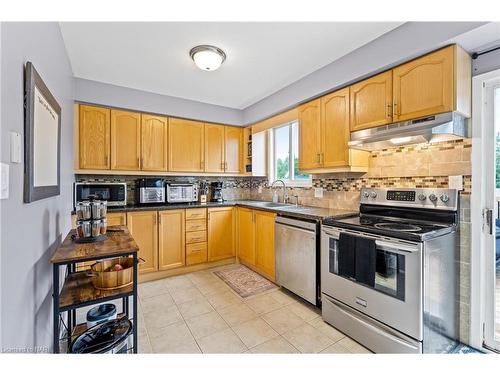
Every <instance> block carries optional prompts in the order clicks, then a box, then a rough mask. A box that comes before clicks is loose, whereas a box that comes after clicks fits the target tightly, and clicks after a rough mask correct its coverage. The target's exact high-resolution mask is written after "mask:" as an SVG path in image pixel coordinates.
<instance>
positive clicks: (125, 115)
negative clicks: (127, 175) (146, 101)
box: [111, 109, 141, 171]
mask: <svg viewBox="0 0 500 375" xmlns="http://www.w3.org/2000/svg"><path fill="white" fill-rule="evenodd" d="M140 159H141V114H140V113H136V112H128V111H119V110H115V109H112V110H111V169H119V170H128V171H134V170H139V169H140Z"/></svg>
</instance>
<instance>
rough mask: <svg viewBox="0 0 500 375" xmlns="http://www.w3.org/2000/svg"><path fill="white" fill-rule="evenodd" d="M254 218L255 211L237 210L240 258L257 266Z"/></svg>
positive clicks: (239, 208)
mask: <svg viewBox="0 0 500 375" xmlns="http://www.w3.org/2000/svg"><path fill="white" fill-rule="evenodd" d="M254 218H255V214H254V211H253V210H251V209H249V208H244V207H238V208H237V214H236V221H237V224H236V226H237V228H238V236H237V242H238V258H239V259H240V260H242V261H244V262H246V263H249V264H252V265H255V240H254V237H255V229H254V227H255V226H254Z"/></svg>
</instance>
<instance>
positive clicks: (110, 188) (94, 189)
mask: <svg viewBox="0 0 500 375" xmlns="http://www.w3.org/2000/svg"><path fill="white" fill-rule="evenodd" d="M91 195H92V196H95V197H97V199H102V200H105V201H106V202H107V205H108V206H109V207H122V206H126V205H127V184H126V183H125V182H75V184H74V191H73V207H74V208H75V210H76V203H77V202H81V201H85V200H88V199H89V196H91Z"/></svg>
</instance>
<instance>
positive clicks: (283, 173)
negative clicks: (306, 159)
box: [269, 121, 311, 186]
mask: <svg viewBox="0 0 500 375" xmlns="http://www.w3.org/2000/svg"><path fill="white" fill-rule="evenodd" d="M270 149H271V150H270V151H271V152H270V153H269V154H270V155H271V156H272V157H271V158H270V162H271V165H270V171H271V173H270V174H269V176H270V177H271V181H270V182H272V181H275V180H283V181H284V182H285V183H286V184H287V185H289V186H311V176H310V175H308V174H304V173H301V172H300V171H299V126H298V122H297V121H294V122H291V123H288V124H285V125H282V126H279V127H277V128H274V129H272V131H271V142H270Z"/></svg>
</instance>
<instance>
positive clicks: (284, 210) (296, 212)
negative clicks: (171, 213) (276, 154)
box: [108, 200, 358, 220]
mask: <svg viewBox="0 0 500 375" xmlns="http://www.w3.org/2000/svg"><path fill="white" fill-rule="evenodd" d="M269 203H271V202H264V201H252V200H234V201H225V202H222V203H216V202H207V203H178V204H168V205H148V206H143V205H129V206H125V207H108V212H110V213H111V212H128V211H149V210H159V211H162V210H175V209H189V208H202V207H209V208H210V207H231V206H241V207H249V208H253V209H258V210H262V211H269V212H275V213H277V214H278V215H282V216H292V217H297V218H304V219H313V220H321V219H324V218H326V217H335V218H337V219H338V218H342V217H346V216H352V215H356V214H358V212H357V211H353V210H342V209H333V208H322V207H311V206H299V207H295V206H294V205H280V206H279V207H266V206H263V204H269Z"/></svg>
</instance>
